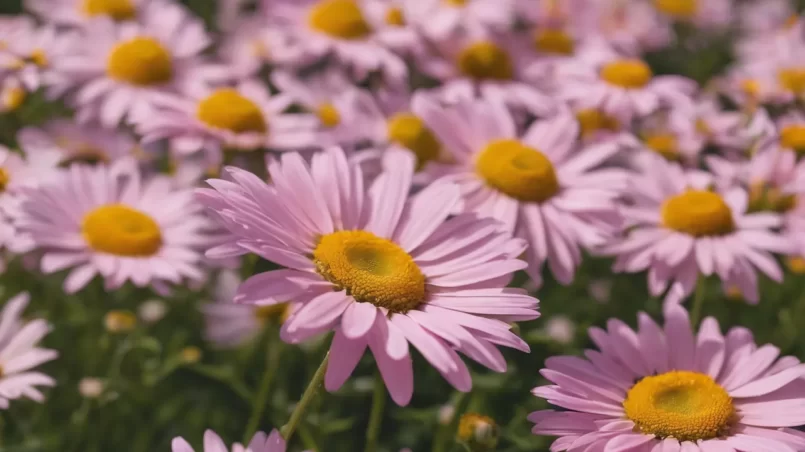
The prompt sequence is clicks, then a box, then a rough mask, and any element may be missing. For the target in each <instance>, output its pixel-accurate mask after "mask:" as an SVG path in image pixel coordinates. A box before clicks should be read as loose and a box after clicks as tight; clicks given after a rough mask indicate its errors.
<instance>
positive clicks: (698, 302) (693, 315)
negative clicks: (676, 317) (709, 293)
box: [690, 276, 706, 329]
mask: <svg viewBox="0 0 805 452" xmlns="http://www.w3.org/2000/svg"><path fill="white" fill-rule="evenodd" d="M705 281H706V278H705V277H704V276H699V279H698V280H697V281H696V292H695V293H694V295H693V306H692V307H691V308H690V324H691V325H692V326H693V329H696V327H697V326H698V325H699V321H701V319H702V306H703V305H704V293H705V292H706V288H705Z"/></svg>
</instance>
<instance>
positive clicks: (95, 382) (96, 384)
mask: <svg viewBox="0 0 805 452" xmlns="http://www.w3.org/2000/svg"><path fill="white" fill-rule="evenodd" d="M103 386H104V385H103V381H101V380H100V379H98V378H93V377H85V378H82V379H81V381H79V382H78V392H79V393H80V394H81V395H82V396H84V397H86V398H88V399H96V398H98V397H100V396H101V394H103Z"/></svg>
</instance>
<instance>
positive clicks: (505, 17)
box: [403, 0, 516, 42]
mask: <svg viewBox="0 0 805 452" xmlns="http://www.w3.org/2000/svg"><path fill="white" fill-rule="evenodd" d="M403 10H404V12H405V17H406V19H407V20H408V21H410V22H411V23H412V24H414V26H415V27H417V28H419V29H420V30H422V32H423V33H424V34H425V36H426V37H427V38H429V39H430V40H433V41H437V42H438V41H446V40H449V39H450V37H451V36H452V35H453V34H455V33H463V32H467V31H473V32H475V31H486V30H490V29H491V30H498V31H508V30H509V28H510V27H511V26H512V24H513V23H514V17H515V13H516V10H515V2H514V1H513V0H502V1H501V0H405V2H404V9H403Z"/></svg>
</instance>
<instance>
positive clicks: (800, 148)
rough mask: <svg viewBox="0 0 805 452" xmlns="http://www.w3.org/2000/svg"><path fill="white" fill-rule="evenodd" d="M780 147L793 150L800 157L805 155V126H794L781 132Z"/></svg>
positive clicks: (784, 128)
mask: <svg viewBox="0 0 805 452" xmlns="http://www.w3.org/2000/svg"><path fill="white" fill-rule="evenodd" d="M780 145H781V146H782V147H784V148H790V149H793V150H794V152H796V153H797V155H798V156H800V157H801V156H803V155H805V125H800V124H794V125H790V126H787V127H783V128H782V130H780Z"/></svg>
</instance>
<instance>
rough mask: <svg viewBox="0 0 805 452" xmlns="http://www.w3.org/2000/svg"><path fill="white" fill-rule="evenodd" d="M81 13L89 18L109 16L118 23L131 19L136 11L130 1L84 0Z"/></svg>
mask: <svg viewBox="0 0 805 452" xmlns="http://www.w3.org/2000/svg"><path fill="white" fill-rule="evenodd" d="M81 12H82V13H84V15H86V16H89V17H95V16H109V17H111V18H112V19H114V20H118V21H120V20H128V19H133V18H134V16H135V15H136V13H137V9H136V8H135V6H134V3H132V1H131V0H84V1H83V2H82V3H81Z"/></svg>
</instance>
